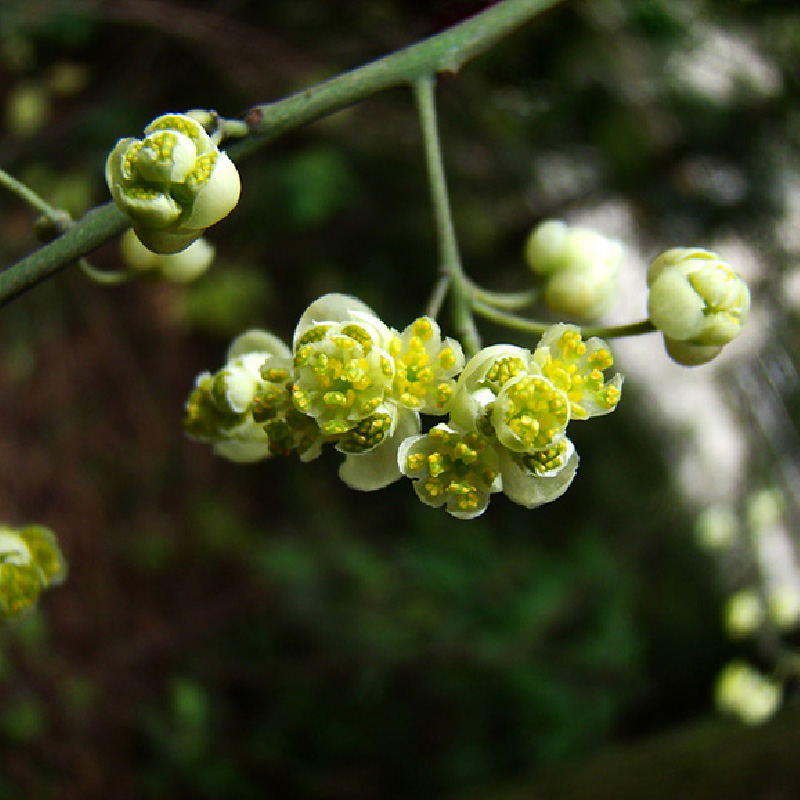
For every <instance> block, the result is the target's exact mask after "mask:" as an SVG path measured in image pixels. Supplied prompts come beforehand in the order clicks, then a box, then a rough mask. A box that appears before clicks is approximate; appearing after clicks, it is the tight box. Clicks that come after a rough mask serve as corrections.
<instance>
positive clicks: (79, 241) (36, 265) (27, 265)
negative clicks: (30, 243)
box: [0, 203, 131, 306]
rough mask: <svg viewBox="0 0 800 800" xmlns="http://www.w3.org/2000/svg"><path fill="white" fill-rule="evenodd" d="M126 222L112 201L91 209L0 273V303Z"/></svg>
mask: <svg viewBox="0 0 800 800" xmlns="http://www.w3.org/2000/svg"><path fill="white" fill-rule="evenodd" d="M130 224H131V223H130V220H129V219H128V218H127V217H126V216H125V215H124V214H123V213H122V212H121V211H120V210H119V209H118V208H117V207H116V205H114V203H106V205H104V206H98V207H97V208H93V209H92V210H91V211H89V212H88V213H87V214H86V215H84V217H83V218H82V219H81V220H79V221H78V222H77V223H76V225H75V226H74V227H73V228H71V229H70V230H68V231H67V232H66V233H65V234H63V236H59V238H58V239H55V240H54V241H52V242H50V244H47V245H45V246H44V247H41V248H39V250H37V251H36V252H35V253H31V255H29V256H27V257H25V258H23V259H22V260H21V261H18V262H17V263H16V264H14V265H13V266H11V267H8V269H5V270H3V271H2V272H0V306H2V305H5V304H6V303H8V302H9V301H10V300H13V299H14V298H15V297H17V296H18V295H20V294H22V292H24V291H26V290H27V289H30V288H31V287H33V286H35V285H36V284H37V283H39V282H41V281H43V280H45V279H46V278H49V277H51V276H52V275H54V274H55V273H56V272H58V271H59V270H62V269H64V267H67V266H69V265H70V264H72V263H73V262H75V261H77V260H78V259H79V258H81V257H82V256H85V255H86V254H87V253H91V252H92V250H96V249H97V248H98V247H99V246H100V245H101V244H103V243H104V242H107V241H108V240H109V239H111V238H113V237H114V236H117V235H119V234H120V233H122V232H123V231H124V230H126V229H127V228H128V227H130Z"/></svg>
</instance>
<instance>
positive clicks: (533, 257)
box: [525, 219, 569, 275]
mask: <svg viewBox="0 0 800 800" xmlns="http://www.w3.org/2000/svg"><path fill="white" fill-rule="evenodd" d="M568 233H569V228H568V227H567V223H566V222H563V221H562V220H560V219H548V220H545V221H544V222H542V223H541V224H540V225H538V226H537V227H536V228H534V229H533V230H532V231H531V233H530V236H528V239H527V241H526V242H525V260H526V261H527V262H528V266H529V267H530V268H531V269H532V270H533V271H534V272H536V273H537V274H539V275H549V274H550V273H552V272H556V271H557V270H559V269H562V268H563V267H564V259H563V254H564V243H565V241H566V239H567V236H568Z"/></svg>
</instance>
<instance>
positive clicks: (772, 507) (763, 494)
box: [745, 488, 784, 533]
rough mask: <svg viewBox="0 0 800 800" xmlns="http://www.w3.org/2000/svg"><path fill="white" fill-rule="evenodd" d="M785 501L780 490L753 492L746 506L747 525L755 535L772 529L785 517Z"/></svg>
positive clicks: (768, 489) (767, 489)
mask: <svg viewBox="0 0 800 800" xmlns="http://www.w3.org/2000/svg"><path fill="white" fill-rule="evenodd" d="M783 509H784V500H783V493H782V492H781V490H780V489H776V488H771V489H770V488H766V489H758V490H757V491H755V492H753V493H752V494H751V495H750V496H749V497H748V498H747V502H746V504H745V515H746V517H747V524H748V525H749V526H750V530H751V531H752V532H753V533H760V532H761V531H764V530H766V529H767V528H771V527H772V526H773V525H776V524H777V523H778V522H779V521H780V520H781V518H782V516H783Z"/></svg>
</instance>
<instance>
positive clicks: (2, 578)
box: [0, 525, 67, 621]
mask: <svg viewBox="0 0 800 800" xmlns="http://www.w3.org/2000/svg"><path fill="white" fill-rule="evenodd" d="M66 572H67V566H66V561H65V560H64V556H63V555H62V553H61V550H60V549H59V547H58V543H57V542H56V538H55V536H54V535H53V533H52V531H50V530H49V529H48V528H44V527H42V526H40V525H29V526H27V527H24V528H19V529H14V528H9V527H8V526H5V525H0V620H1V621H6V620H9V619H12V618H14V617H18V616H19V615H21V614H23V613H24V612H26V611H28V610H30V609H32V608H33V607H34V606H35V605H36V601H37V600H38V599H39V595H40V594H41V592H42V590H43V589H47V588H48V587H50V586H56V585H58V584H60V583H63V582H64V578H65V577H66Z"/></svg>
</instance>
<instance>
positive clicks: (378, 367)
mask: <svg viewBox="0 0 800 800" xmlns="http://www.w3.org/2000/svg"><path fill="white" fill-rule="evenodd" d="M612 364H613V357H612V355H611V353H610V351H609V349H608V347H607V346H606V345H605V343H604V342H602V341H601V340H600V339H596V338H595V339H590V340H589V341H588V342H584V341H583V340H582V338H581V335H580V332H579V331H578V329H577V328H575V327H572V326H568V325H563V324H561V325H554V326H553V327H552V328H550V329H549V330H548V332H547V333H546V334H545V335H544V336H543V337H542V339H541V341H540V342H539V345H538V346H537V348H536V349H535V350H534V351H533V352H531V351H530V350H525V349H523V348H521V347H513V346H511V345H496V346H493V347H487V348H485V349H484V350H482V351H481V352H479V353H478V354H477V355H475V356H474V357H473V358H472V359H470V360H469V362H467V363H465V358H464V354H463V352H462V350H461V346H460V345H459V344H458V342H456V341H455V340H453V339H450V338H443V337H442V334H441V331H440V329H439V326H438V325H437V323H436V322H435V321H434V320H433V319H430V318H429V317H420V318H419V319H416V320H414V321H413V322H412V323H411V324H410V325H409V326H408V327H407V328H406V329H405V330H404V331H402V332H400V331H396V330H394V329H392V328H389V327H387V326H386V325H385V324H384V323H383V322H382V321H381V320H380V319H379V318H378V317H377V315H376V314H375V313H374V312H373V311H372V310H371V309H370V308H369V307H367V306H366V305H364V303H362V302H361V301H360V300H357V299H356V298H354V297H349V296H347V295H341V294H328V295H325V296H323V297H321V298H320V299H319V300H316V301H315V302H314V303H312V304H311V306H309V308H308V309H307V310H306V311H305V313H304V314H303V315H302V317H301V318H300V321H299V323H298V325H297V327H296V329H295V332H294V336H293V339H292V347H291V348H289V347H287V346H286V345H285V344H284V343H283V342H281V341H280V340H279V339H277V338H276V337H274V336H273V335H272V334H270V333H267V332H265V331H248V332H247V333H244V334H242V335H241V336H239V337H238V338H237V339H236V340H235V341H234V342H233V344H232V345H231V348H230V349H229V351H228V355H227V359H226V364H225V366H224V367H223V368H222V369H221V370H219V371H218V372H216V373H215V374H212V373H210V372H205V373H203V374H202V375H200V376H199V377H198V378H197V381H196V384H195V387H194V390H193V391H192V393H191V395H190V397H189V400H188V402H187V405H186V417H185V420H184V428H185V430H186V432H187V433H188V434H189V435H190V436H192V437H194V438H196V439H200V440H202V441H206V442H209V443H211V444H213V446H214V449H215V451H216V452H217V454H219V455H221V456H224V457H226V458H229V459H231V460H234V461H242V462H247V461H256V460H259V459H263V458H268V457H270V456H274V455H286V454H288V453H290V452H292V451H296V452H297V453H298V455H299V456H300V458H301V460H303V461H309V460H311V459H313V458H315V457H316V456H317V455H319V453H320V451H321V449H322V446H323V445H324V444H326V443H331V444H333V445H334V446H335V448H336V449H337V450H338V451H339V452H341V453H342V454H343V455H344V462H343V463H342V466H341V468H340V471H339V474H340V476H341V478H342V480H344V482H345V483H346V484H347V485H348V486H350V487H352V488H354V489H360V490H362V491H371V490H374V489H380V488H383V487H384V486H388V485H389V484H390V483H392V482H394V481H395V480H397V479H398V478H400V477H401V475H405V476H407V477H409V478H411V479H412V480H413V482H414V488H415V490H416V493H417V495H418V497H419V498H420V499H421V500H422V501H423V502H424V503H426V504H427V505H431V506H434V507H441V506H444V507H445V508H446V510H447V511H448V512H449V513H450V514H452V515H453V516H455V517H459V518H462V519H471V518H473V517H476V516H478V515H479V514H481V513H483V511H484V510H485V509H486V506H487V504H488V502H489V496H490V495H491V494H492V493H494V492H499V491H503V492H504V493H505V494H506V495H507V496H508V497H509V498H510V499H511V500H513V501H514V502H516V503H519V504H521V505H523V506H525V507H526V508H534V507H536V506H538V505H541V504H542V503H546V502H549V501H550V500H554V499H556V498H557V497H559V496H560V495H561V494H563V493H564V492H565V491H566V489H567V487H568V486H569V484H570V482H571V481H572V478H573V477H574V475H575V470H576V469H577V465H578V456H577V453H576V451H575V447H574V445H573V444H572V442H571V441H570V440H569V439H568V438H567V436H566V428H567V424H568V423H569V422H570V420H572V419H589V418H590V417H593V416H598V415H600V414H606V413H608V412H610V411H612V410H613V409H614V408H615V407H616V405H617V403H618V401H619V398H620V389H621V386H622V377H621V376H620V375H618V374H617V375H615V376H614V377H613V378H612V379H610V380H608V381H607V380H606V379H605V376H604V371H605V370H606V369H608V368H609V367H611V366H612ZM421 415H433V416H445V415H449V416H448V419H447V420H446V421H442V422H439V423H438V424H435V425H433V427H431V428H430V429H428V430H427V431H423V427H422V422H421Z"/></svg>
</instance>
